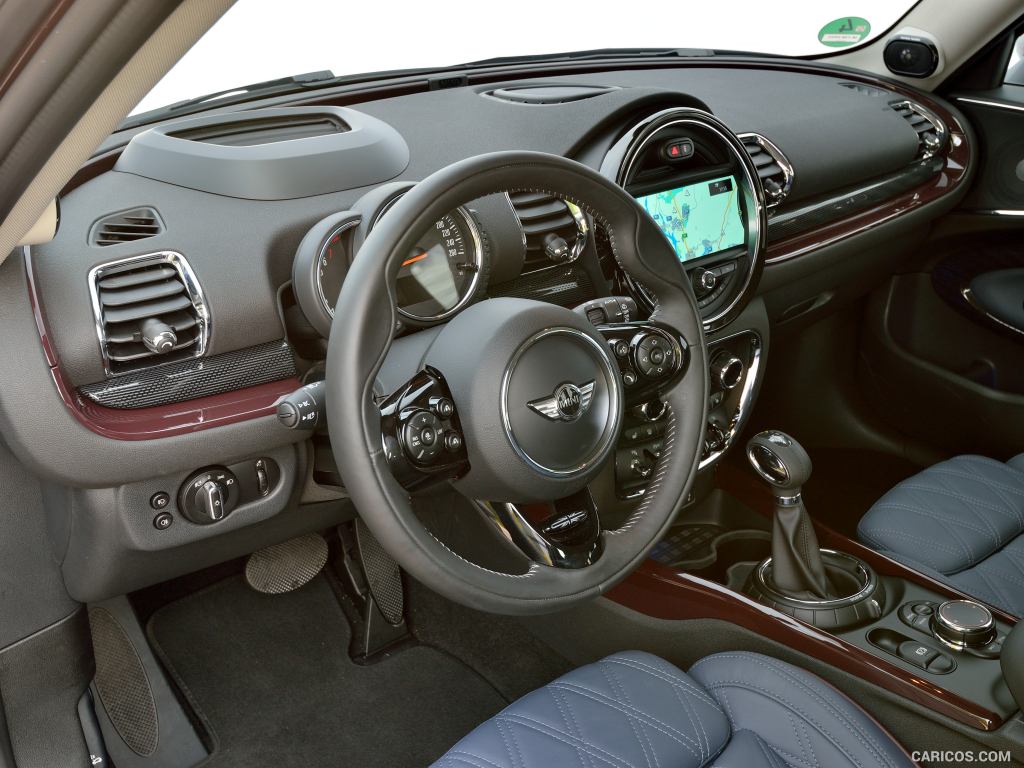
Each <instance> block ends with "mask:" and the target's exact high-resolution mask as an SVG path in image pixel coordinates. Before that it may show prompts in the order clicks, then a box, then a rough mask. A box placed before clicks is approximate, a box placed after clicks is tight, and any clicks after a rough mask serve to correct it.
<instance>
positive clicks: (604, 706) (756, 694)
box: [433, 651, 914, 768]
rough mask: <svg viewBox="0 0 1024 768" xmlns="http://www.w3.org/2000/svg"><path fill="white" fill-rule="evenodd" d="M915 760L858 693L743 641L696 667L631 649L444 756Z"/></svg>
mask: <svg viewBox="0 0 1024 768" xmlns="http://www.w3.org/2000/svg"><path fill="white" fill-rule="evenodd" d="M912 765H914V762H913V761H912V760H911V759H910V757H909V756H908V755H907V753H906V752H905V751H904V750H903V748H902V747H901V746H900V745H899V744H898V743H897V742H896V741H894V740H893V738H892V737H891V736H890V735H889V734H888V733H886V732H885V730H883V729H882V727H881V726H880V725H879V724H878V723H876V722H875V721H874V720H873V719H872V718H871V717H870V716H868V715H867V714H866V713H865V712H864V711H863V710H861V709H860V708H859V707H858V706H857V705H856V704H854V703H853V702H852V701H850V700H849V699H847V698H846V697H845V696H844V695H843V694H841V693H840V692H839V691H837V690H836V689H834V688H832V687H831V686H830V685H828V684H827V683H825V682H824V681H822V680H821V679H819V678H817V677H815V676H814V675H811V674H809V673H808V672H805V671H804V670H802V669H799V668H797V667H794V666H792V665H790V664H786V663H784V662H781V661H777V660H776V659H773V658H771V657H768V656H762V655H760V654H756V653H746V652H738V651H737V652H727V653H718V654H715V655H714V656H708V657H706V658H704V659H702V660H701V661H698V662H697V663H696V664H694V665H693V666H692V667H691V668H690V673H689V674H686V673H685V672H682V671H680V670H679V669H678V668H676V667H675V666H673V665H672V664H669V663H668V662H667V661H665V660H663V659H660V658H658V657H657V656H652V655H651V654H649V653H643V652H640V651H626V652H624V653H617V654H615V655H613V656H609V657H607V658H605V659H602V660H601V661H598V662H596V663H594V664H588V665H587V666H585V667H581V668H579V669H576V670H574V671H572V672H570V673H568V674H566V675H563V676H562V677H560V678H558V679H557V680H555V681H554V682H552V683H550V684H548V685H546V686H544V687H543V688H539V689H538V690H536V691H533V692H532V693H529V694H527V695H526V696H524V697H523V698H521V699H519V701H517V702H515V703H513V704H511V705H509V706H508V707H506V708H505V709H504V710H502V711H501V712H499V713H498V714H497V715H495V716H494V717H492V718H491V719H490V720H488V721H487V722H486V723H484V724H483V725H481V726H479V727H478V728H476V729H475V730H474V731H473V732H471V733H470V734H469V735H468V736H466V737H465V738H464V739H462V741H460V742H459V743H458V744H456V745H455V746H454V747H452V748H451V750H449V751H448V753H447V754H445V755H444V757H442V758H441V759H440V760H438V761H437V762H436V763H434V765H433V768H550V766H582V768H702V766H715V767H716V768H759V767H760V766H764V767H765V768H786V767H787V766H789V767H794V768H810V767H811V766H830V767H832V768H838V767H839V766H850V767H851V768H876V766H877V767H878V768H881V767H882V766H885V767H886V768H893V767H894V766H901V767H902V766H912Z"/></svg>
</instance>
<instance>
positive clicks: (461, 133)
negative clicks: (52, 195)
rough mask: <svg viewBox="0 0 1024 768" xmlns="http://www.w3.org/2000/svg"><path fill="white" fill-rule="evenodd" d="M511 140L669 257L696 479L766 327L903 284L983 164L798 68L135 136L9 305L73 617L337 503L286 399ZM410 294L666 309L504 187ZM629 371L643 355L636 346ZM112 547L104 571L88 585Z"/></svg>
mask: <svg viewBox="0 0 1024 768" xmlns="http://www.w3.org/2000/svg"><path fill="white" fill-rule="evenodd" d="M512 149H514V150H533V151H540V152H547V153H553V154H556V155H561V156H564V157H568V158H572V159H575V160H577V161H579V162H581V163H583V164H585V165H589V166H591V167H593V168H595V169H599V170H600V171H601V173H603V174H604V175H605V176H607V177H608V178H610V179H612V180H614V181H615V182H616V183H618V184H620V185H621V186H623V187H624V188H625V189H626V190H627V191H628V192H629V193H630V194H631V195H632V196H633V197H634V198H635V199H636V200H637V201H638V204H639V205H641V206H642V207H643V208H644V209H645V210H646V211H647V212H648V213H649V214H651V216H652V217H653V218H654V220H655V222H656V223H657V224H658V225H659V227H660V228H661V229H662V231H663V232H664V233H665V235H666V237H667V238H668V239H669V241H670V242H671V243H672V245H673V248H674V249H675V251H676V253H677V255H678V256H679V259H680V262H681V264H682V267H683V268H684V269H685V271H686V274H687V276H688V277H689V279H690V282H691V285H692V286H693V290H694V293H695V296H696V299H697V301H698V304H699V306H700V308H701V312H702V317H703V320H704V330H705V335H706V342H707V344H708V348H709V355H708V359H709V361H710V367H709V372H708V376H709V380H710V382H711V386H710V388H709V393H710V399H709V404H708V412H709V417H708V424H707V429H706V437H705V447H704V453H703V457H702V460H701V467H702V469H709V468H711V467H712V466H714V464H715V462H716V461H717V460H718V459H720V458H721V457H722V456H723V455H724V454H725V453H726V452H727V451H728V450H729V449H730V448H731V447H732V444H733V441H734V438H735V437H736V436H737V435H738V433H739V431H740V430H741V428H742V426H743V423H744V420H745V418H746V417H747V416H748V415H749V412H750V409H751V407H752V404H753V402H754V400H755V398H756V396H757V390H758V387H759V386H760V382H761V380H762V378H763V374H764V369H765V366H766V364H767V361H768V359H769V358H768V347H769V340H770V332H771V331H773V330H776V329H778V328H782V327H785V326H786V325H789V326H790V327H793V326H795V325H798V324H800V323H804V322H808V321H810V320H812V319H813V318H815V317H819V316H821V314H823V313H826V312H830V311H832V310H834V308H835V307H837V306H840V305H841V304H843V303H846V302H849V301H852V300H854V299H856V298H857V297H858V296H861V295H863V294H864V293H865V292H866V291H867V290H869V289H870V287H871V286H872V285H873V284H874V283H875V282H877V281H878V280H879V279H880V278H881V276H882V275H883V274H888V271H889V270H890V267H891V259H892V258H893V252H894V249H893V248H887V249H882V248H880V247H879V246H880V244H882V243H887V244H889V245H890V246H898V245H899V243H901V242H903V241H907V242H911V241H913V240H914V238H915V236H916V235H917V234H919V233H920V232H922V231H923V230H924V229H926V228H927V226H928V224H929V222H931V221H932V220H934V219H935V218H936V217H938V216H939V215H941V214H942V213H944V212H946V211H948V210H950V209H951V208H952V207H953V206H954V205H955V204H956V203H957V202H958V200H959V199H960V198H961V197H962V196H963V194H964V192H965V191H966V188H967V185H966V184H965V183H964V182H965V181H966V180H967V179H968V177H969V175H970V174H971V172H972V171H973V158H974V153H975V148H974V144H973V142H972V138H971V134H970V131H969V128H968V127H967V124H966V121H965V120H964V119H963V117H962V116H961V115H960V114H959V113H958V112H957V111H956V110H955V109H954V108H953V107H951V106H950V105H948V104H946V103H944V102H942V101H940V100H938V99H936V98H934V97H933V96H930V95H925V94H923V93H918V92H915V91H913V90H911V89H909V88H908V87H906V86H905V85H902V84H897V83H895V82H890V81H884V80H881V79H878V78H874V77H869V76H867V75H864V74H862V73H856V72H853V71H848V70H838V69H832V68H828V67H824V66H816V65H811V64H807V63H804V62H793V61H786V60H777V61H775V60H773V61H764V62H756V63H751V62H744V61H742V60H732V61H715V62H706V61H705V62H700V63H698V64H689V63H673V64H671V65H668V64H664V63H659V65H658V66H649V67H645V66H635V67H631V68H623V69H605V70H602V71H592V72H585V73H564V74H559V75H557V76H551V77H547V78H531V79H521V80H513V81H498V82H479V83H473V82H465V81H463V80H457V81H455V82H451V83H447V84H446V83H443V82H442V83H436V82H435V83H431V84H430V87H427V88H420V89H416V90H413V91H411V92H408V93H402V94H399V95H387V94H376V95H374V94H366V95H364V96H363V97H360V98H359V99H353V97H351V96H346V97H344V98H343V97H340V96H339V97H337V98H332V96H331V95H330V94H328V95H323V94H317V95H315V96H313V95H309V94H307V95H305V96H304V97H303V99H302V101H301V103H298V102H296V103H289V104H282V103H276V102H275V103H273V104H266V105H259V106H257V107H255V108H253V109H245V110H240V111H233V110H227V109H221V110H215V111H213V112H211V113H208V114H205V115H203V116H201V117H198V118H180V119H175V120H168V121H165V122H163V123H160V124H158V125H156V126H153V127H151V128H149V129H141V130H132V131H125V132H123V134H115V135H114V136H112V137H111V140H110V141H109V142H108V144H107V145H106V146H105V147H103V148H101V150H100V151H99V152H98V153H97V155H96V156H95V157H94V159H93V161H92V162H91V163H90V164H88V165H87V166H85V167H84V168H83V169H82V170H81V171H80V173H79V174H78V175H77V176H76V178H75V179H74V180H73V181H72V182H71V184H69V186H68V188H67V189H65V191H64V193H63V195H62V196H61V200H60V228H59V231H58V234H57V237H56V238H55V239H54V240H53V241H52V242H50V243H47V244H45V245H41V246H35V247H32V248H26V249H24V251H23V253H24V259H23V263H22V264H19V265H17V267H16V268H17V269H18V270H21V272H22V274H21V275H20V276H19V278H18V279H17V280H16V281H15V283H16V285H17V287H16V288H12V287H10V286H8V287H7V289H6V292H7V293H9V296H6V297H5V302H4V303H6V304H7V306H8V309H7V312H8V313H12V314H13V313H14V311H15V308H16V307H17V306H22V307H25V309H26V312H25V314H24V316H23V317H22V322H21V323H20V325H18V326H17V329H16V331H15V332H16V333H20V343H21V346H22V348H23V349H24V350H25V351H26V355H27V357H26V363H25V365H24V366H18V367H17V369H16V370H15V369H13V368H12V369H10V370H8V371H6V372H5V373H3V374H0V375H2V376H3V381H4V385H5V386H7V387H8V391H10V392H12V393H15V394H18V395H20V396H21V398H22V399H21V402H29V401H30V399H32V400H34V401H35V402H39V401H42V402H43V403H45V404H46V405H47V406H48V407H47V408H45V409H42V410H43V411H44V412H45V416H42V417H41V416H39V415H38V413H39V412H40V411H38V410H33V411H29V410H26V409H22V410H21V411H20V412H12V413H11V414H9V415H8V418H9V420H10V421H11V422H12V423H13V424H15V425H16V427H17V428H16V429H15V430H14V431H13V432H12V433H11V434H9V435H8V436H7V437H8V440H9V441H11V442H12V444H13V445H14V446H15V447H16V449H17V450H18V451H19V452H20V453H21V454H22V455H23V457H25V458H26V459H28V460H29V462H30V464H31V465H33V466H36V467H40V469H41V472H42V474H43V475H44V476H46V477H48V479H49V481H50V482H51V483H52V484H53V486H54V487H55V488H59V489H61V491H60V492H61V493H67V494H71V495H72V496H73V497H74V498H75V500H76V504H75V505H74V506H75V513H76V515H79V522H77V523H76V532H77V534H78V535H76V536H73V537H69V543H68V551H67V553H66V557H65V559H64V568H65V571H70V572H71V573H70V575H72V576H73V577H74V578H68V580H67V581H68V584H69V585H75V587H74V589H76V590H77V591H78V592H79V594H77V595H75V596H76V597H77V598H79V599H81V600H83V601H95V600H98V599H101V598H103V597H106V596H109V595H114V594H121V593H123V592H126V591H128V590H130V589H134V588H138V587H139V586H142V585H144V584H148V583H154V582H155V581H157V580H160V579H164V578H167V577H169V576H170V575H174V574H175V573H179V572H184V571H185V570H193V569H194V565H192V564H189V565H188V567H187V568H186V567H185V565H184V564H183V563H181V562H180V558H178V557H177V556H176V555H175V554H174V553H175V551H176V550H177V549H178V548H180V547H183V546H191V547H193V552H194V553H195V560H196V561H197V563H198V564H199V565H202V564H203V563H204V562H215V561H216V560H217V559H218V558H220V557H222V556H223V554H224V551H223V546H222V545H219V544H216V543H215V542H214V539H215V538H216V534H219V533H233V532H234V533H238V534H241V533H242V532H243V530H244V529H246V528H247V527H248V526H251V525H255V524H259V525H262V526H269V525H271V524H272V518H275V517H276V516H277V515H279V514H280V513H282V512H283V511H284V510H285V509H293V508H296V507H297V506H308V505H314V506H315V505H317V504H322V503H324V502H326V501H329V500H331V499H336V498H339V497H342V496H343V495H344V491H343V481H342V479H341V478H340V477H338V475H337V470H336V469H335V467H334V466H333V461H332V459H331V456H330V446H329V440H327V438H326V437H325V435H324V425H323V424H319V425H316V426H318V429H317V430H314V429H312V428H310V429H303V428H302V427H305V426H307V425H305V424H302V423H299V424H290V423H286V422H287V421H288V420H287V419H284V418H282V419H279V418H278V416H277V405H278V403H279V402H280V401H281V399H282V398H285V397H287V396H289V395H292V394H293V393H294V392H296V391H297V390H299V388H300V387H302V386H303V385H309V384H311V383H315V382H317V381H319V380H321V379H322V378H323V375H324V359H325V352H326V339H327V337H328V335H329V334H330V330H331V327H332V324H333V325H337V324H338V323H344V322H345V307H344V306H339V305H338V304H337V301H336V300H337V296H338V292H339V290H340V288H341V285H342V283H343V282H344V280H345V277H346V272H347V270H348V266H349V265H350V264H351V261H352V259H353V258H354V257H355V254H356V253H358V252H359V249H360V247H361V246H362V244H363V242H364V241H365V240H366V238H367V237H368V235H369V233H370V232H371V230H372V229H373V227H374V225H375V224H376V223H377V222H378V221H380V220H381V218H382V217H384V216H386V215H387V212H388V210H389V207H390V206H391V205H393V204H394V203H395V201H396V200H398V199H399V198H400V197H401V196H402V195H403V194H404V193H405V192H407V191H408V190H409V189H410V188H411V187H412V186H413V185H415V183H416V182H417V181H419V180H421V179H423V178H425V177H427V176H428V175H430V174H431V173H432V172H433V171H436V170H438V169H440V168H442V167H445V166H447V165H449V164H451V163H455V162H458V161H460V160H463V159H465V158H468V157H472V156H474V155H477V154H480V153H484V152H495V151H502V150H512ZM13 268H15V267H11V266H10V265H7V266H5V269H8V270H10V269H13ZM7 282H8V283H11V281H7ZM395 297H396V303H397V306H398V317H397V322H396V325H395V328H394V333H395V335H396V336H400V337H406V336H408V337H413V336H415V335H416V334H424V335H425V336H429V333H430V331H431V329H434V328H438V327H440V326H441V325H442V324H444V323H445V322H446V321H448V320H449V319H451V318H452V317H454V316H455V315H457V314H458V313H459V312H460V311H462V310H463V309H464V308H465V307H467V306H469V305H470V304H473V303H475V302H478V301H484V300H487V299H491V298H496V297H520V298H528V299H534V300H539V301H545V302H551V303H555V304H559V305H561V306H565V307H570V308H575V309H577V310H578V311H579V312H581V313H582V314H584V315H586V316H587V317H588V318H589V319H590V320H591V321H592V322H594V323H595V324H600V323H612V322H624V321H629V320H633V319H643V318H647V317H649V316H650V315H651V314H652V313H654V312H656V307H657V298H656V297H655V296H654V295H652V294H651V292H650V291H648V290H647V289H646V288H645V286H644V285H642V284H641V283H639V282H637V281H636V280H634V279H632V278H631V277H630V276H629V275H628V274H626V273H625V272H624V271H623V269H622V268H621V266H620V265H619V264H618V262H617V260H616V258H615V253H614V246H613V243H612V242H611V241H610V238H609V236H608V232H607V230H606V229H605V227H604V226H603V225H602V222H601V221H600V216H599V215H594V214H593V213H592V212H587V211H584V210H582V209H581V208H580V207H578V206H577V205H575V204H574V203H573V202H572V201H571V200H563V199H560V198H558V197H555V196H553V195H551V194H549V193H548V192H545V191H544V190H533V189H523V190H501V189H496V190H494V193H493V194H491V195H488V196H485V197H481V198H479V199H476V200H467V201H465V203H464V204H463V205H462V206H460V207H458V208H455V209H454V210H452V211H451V212H450V213H449V214H447V215H446V216H444V217H443V218H441V219H439V220H438V221H436V222H432V223H431V224H430V225H429V226H428V227H427V228H426V229H425V231H424V232H423V233H422V236H421V237H420V239H419V241H418V243H417V246H416V247H415V248H414V249H413V250H411V251H410V252H409V254H408V255H407V257H406V259H405V261H404V262H403V264H402V269H401V272H400V273H399V276H398V279H397V281H396V284H395ZM26 316H27V317H30V318H31V321H30V322H29V321H27V320H26V319H25V317H26ZM613 352H614V353H615V355H616V356H617V357H619V358H622V359H625V358H627V357H628V356H630V355H636V354H641V353H639V352H637V351H635V350H631V349H629V348H628V344H627V343H626V342H625V341H623V342H622V348H621V349H619V348H616V349H613ZM630 359H631V360H632V359H633V358H630ZM638 360H639V359H638ZM638 360H635V361H634V362H637V364H638V365H639V363H638ZM648 365H656V363H651V361H650V358H649V357H644V358H643V365H640V366H639V367H637V368H636V370H637V374H636V375H637V376H638V377H640V378H642V377H643V376H644V375H645V373H644V371H646V368H645V367H644V366H648ZM624 370H625V369H624ZM381 375H382V377H386V375H387V371H386V370H385V371H382V374H381ZM625 384H626V386H627V387H628V386H630V381H629V380H628V377H627V378H626V380H625ZM640 384H642V382H640ZM385 390H386V387H385ZM8 402H9V403H12V404H13V406H8V407H14V408H16V407H17V403H18V402H19V397H17V396H15V397H11V398H8ZM662 417H663V411H662V409H661V408H659V405H658V403H657V402H651V403H646V404H644V405H643V406H641V407H638V408H635V409H632V410H631V412H630V414H629V415H628V417H627V422H626V425H625V429H624V432H623V437H622V440H621V443H620V445H619V447H618V449H617V451H616V455H615V461H614V467H611V468H610V469H609V472H608V477H607V483H606V484H607V487H606V489H605V492H606V495H607V497H608V498H609V499H615V501H616V503H620V504H622V505H624V506H628V505H630V504H635V503H637V499H639V498H641V497H642V496H643V493H644V491H645V488H646V482H647V479H648V477H649V475H650V472H651V470H652V467H653V463H654V462H655V461H656V460H657V457H658V455H659V453H660V450H661V443H660V441H661V439H662V421H661V420H662ZM296 426H298V427H299V429H295V428H294V427H296ZM308 426H309V427H313V426H314V425H312V424H310V425H308ZM210 472H226V473H227V474H226V475H224V477H230V479H233V480H234V482H235V483H236V485H235V486H234V487H235V489H236V490H234V491H233V492H234V494H235V496H234V497H233V504H232V506H233V511H232V513H231V514H230V515H228V516H225V517H224V519H222V520H220V521H219V522H217V523H216V525H213V526H197V525H192V524H190V523H189V522H188V521H187V519H186V520H182V521H180V522H178V523H177V524H173V525H172V524H167V525H166V527H161V526H162V525H163V524H162V523H158V522H157V521H156V518H158V517H160V515H161V514H162V513H163V511H164V509H165V508H168V509H170V510H172V511H173V510H175V509H179V508H183V506H184V505H186V504H190V503H194V502H193V501H192V496H194V494H192V495H190V494H191V493H192V492H191V490H190V489H193V488H195V487H196V486H195V483H196V482H197V481H200V480H201V481H203V482H205V479H206V477H207V475H208V474H209V473H210ZM704 474H705V475H706V474H707V473H704ZM698 482H699V481H698ZM186 517H187V516H186ZM311 519H313V520H315V519H316V518H315V516H314V518H311ZM164 520H166V518H164ZM66 524H67V525H69V526H70V523H66ZM268 535H269V534H268ZM250 543H251V542H249V541H244V542H243V541H242V540H241V537H239V543H238V544H237V545H232V547H234V548H236V549H238V550H239V551H241V550H242V549H243V548H244V547H245V546H247V545H249V544H250ZM229 549H231V547H229ZM97 551H105V552H108V553H110V554H111V558H110V564H109V565H108V566H106V567H104V568H96V567H94V563H93V561H92V553H94V552H97Z"/></svg>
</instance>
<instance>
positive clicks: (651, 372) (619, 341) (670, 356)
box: [597, 321, 690, 405]
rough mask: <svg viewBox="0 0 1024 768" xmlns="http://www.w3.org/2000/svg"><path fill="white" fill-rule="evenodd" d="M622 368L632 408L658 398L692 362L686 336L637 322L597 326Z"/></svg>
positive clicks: (651, 323)
mask: <svg viewBox="0 0 1024 768" xmlns="http://www.w3.org/2000/svg"><path fill="white" fill-rule="evenodd" d="M597 330H598V333H600V334H601V335H602V336H604V337H605V339H607V341H608V346H609V348H610V349H611V351H612V357H613V358H614V359H615V361H616V363H617V364H618V366H619V372H620V374H621V375H622V383H623V384H624V385H625V389H624V392H625V398H626V403H627V404H628V405H639V404H642V403H646V402H648V401H650V400H653V399H656V398H657V396H658V395H660V394H661V393H662V392H665V391H667V390H669V389H671V388H672V387H673V386H674V385H675V384H676V382H678V381H679V379H681V378H682V377H683V376H684V375H685V373H686V369H687V367H688V365H689V362H690V348H689V345H687V343H686V339H685V338H683V335H682V334H681V333H679V332H678V331H676V330H675V329H674V328H672V327H671V326H669V325H667V324H665V323H659V322H651V321H637V322H629V323H606V324H604V325H599V326H597Z"/></svg>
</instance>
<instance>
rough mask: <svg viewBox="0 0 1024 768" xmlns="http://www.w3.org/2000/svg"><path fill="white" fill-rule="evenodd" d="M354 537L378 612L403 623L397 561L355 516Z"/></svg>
mask: <svg viewBox="0 0 1024 768" xmlns="http://www.w3.org/2000/svg"><path fill="white" fill-rule="evenodd" d="M356 540H357V541H358V543H359V555H360V556H361V557H362V560H363V570H364V571H365V572H366V582H367V584H368V585H369V587H370V593H371V594H372V595H373V599H374V600H375V601H376V603H377V607H378V608H379V609H380V612H381V614H382V615H383V616H384V618H385V619H387V622H388V623H389V624H391V625H393V626H398V625H399V624H401V623H402V619H403V614H404V613H405V597H404V596H403V594H402V575H401V572H400V571H399V570H398V563H396V562H395V559H394V558H393V557H391V555H389V554H388V553H387V552H386V551H385V549H384V547H382V546H381V545H380V542H379V541H377V538H376V537H375V536H374V535H373V534H372V533H370V529H369V528H367V527H366V525H365V524H364V523H363V521H362V520H360V519H357V520H356Z"/></svg>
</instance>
